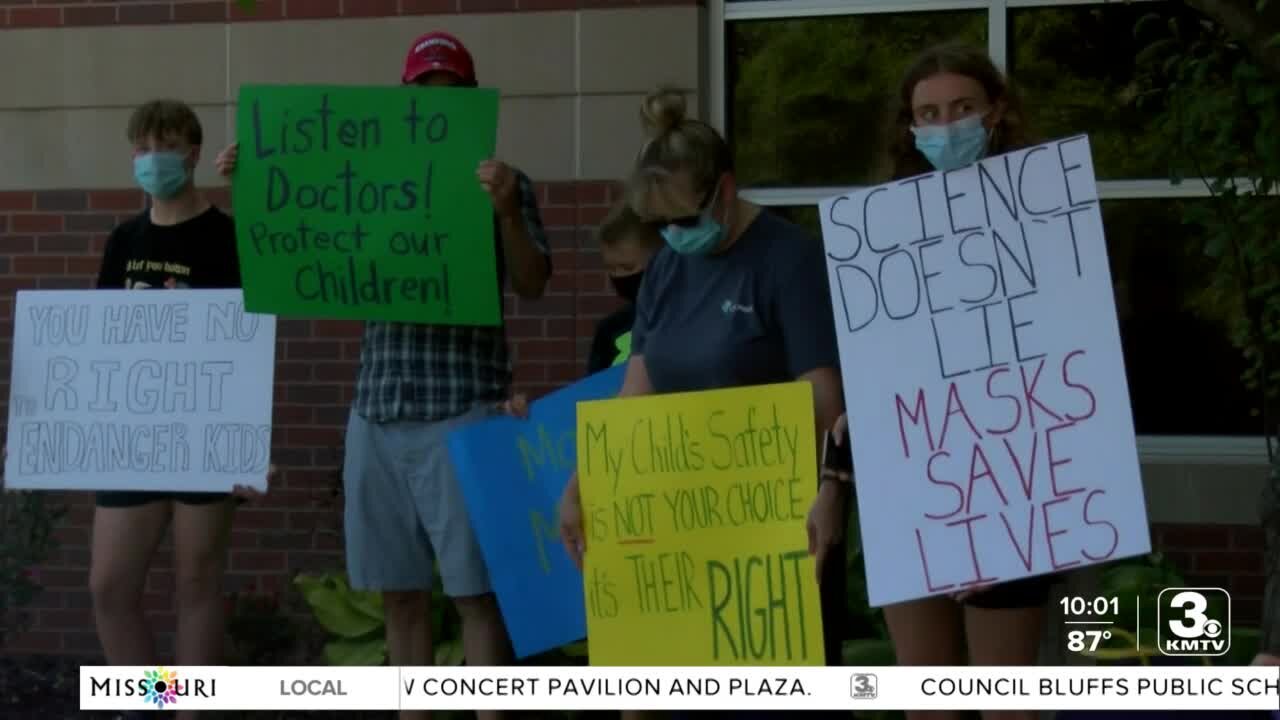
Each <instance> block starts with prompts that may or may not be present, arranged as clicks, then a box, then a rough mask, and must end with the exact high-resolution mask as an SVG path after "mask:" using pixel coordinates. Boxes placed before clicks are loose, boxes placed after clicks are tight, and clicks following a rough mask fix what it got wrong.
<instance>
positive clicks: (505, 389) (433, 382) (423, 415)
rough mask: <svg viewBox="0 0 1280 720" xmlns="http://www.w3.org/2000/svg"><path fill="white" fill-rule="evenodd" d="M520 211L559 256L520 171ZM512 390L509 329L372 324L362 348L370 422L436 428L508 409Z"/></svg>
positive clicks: (501, 268)
mask: <svg viewBox="0 0 1280 720" xmlns="http://www.w3.org/2000/svg"><path fill="white" fill-rule="evenodd" d="M516 177H517V180H518V184H519V193H520V207H521V212H522V214H523V215H524V221H525V226H526V227H527V228H528V230H529V237H530V238H531V239H532V240H533V243H534V245H535V246H537V248H538V250H540V251H541V252H542V254H543V257H544V258H546V262H547V270H548V275H549V274H550V269H551V250H550V247H549V246H548V244H547V234H546V231H545V230H544V229H543V227H542V217H541V215H540V214H539V212H538V198H537V195H535V194H534V190H533V183H532V182H530V180H529V178H528V177H527V176H525V174H524V173H522V172H519V171H517V172H516ZM494 240H495V242H496V244H497V259H498V292H499V293H501V292H502V289H503V288H504V287H506V256H505V253H504V251H503V243H502V237H501V227H500V225H499V224H498V221H497V218H495V219H494ZM510 389H511V356H510V354H509V352H508V349H507V337H506V329H505V327H504V326H502V325H498V326H497V327H467V326H461V325H419V324H412V323H393V322H369V323H365V326H364V340H363V343H362V344H361V347H360V371H359V374H358V375H357V377H356V392H355V402H354V405H355V411H356V412H357V413H359V414H360V416H361V417H363V418H365V419H366V420H369V421H370V422H379V423H381V422H394V421H397V420H412V421H422V422H434V421H437V420H444V419H447V418H451V417H455V416H457V415H461V414H462V413H465V412H467V411H468V410H471V409H472V408H474V407H476V406H478V405H481V404H484V403H493V402H500V401H502V400H505V399H506V398H507V395H508V393H509V392H510Z"/></svg>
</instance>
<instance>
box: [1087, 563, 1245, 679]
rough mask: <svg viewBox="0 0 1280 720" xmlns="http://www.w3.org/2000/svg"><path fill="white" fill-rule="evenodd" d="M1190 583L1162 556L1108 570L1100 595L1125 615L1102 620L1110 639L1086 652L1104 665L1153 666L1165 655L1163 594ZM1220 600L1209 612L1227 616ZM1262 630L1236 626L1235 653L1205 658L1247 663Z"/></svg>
mask: <svg viewBox="0 0 1280 720" xmlns="http://www.w3.org/2000/svg"><path fill="white" fill-rule="evenodd" d="M1187 586H1188V582H1187V580H1186V578H1184V577H1183V576H1182V573H1180V572H1179V571H1178V570H1177V568H1175V567H1174V566H1173V564H1172V563H1170V562H1169V560H1168V558H1166V557H1165V556H1164V555H1163V554H1161V553H1152V554H1151V555H1148V556H1146V557H1142V558H1136V559H1132V560H1126V561H1122V562H1119V563H1115V564H1113V565H1110V566H1108V567H1107V568H1106V569H1105V570H1103V572H1102V576H1101V579H1100V581H1099V584H1098V594H1097V596H1098V597H1109V598H1110V597H1114V598H1117V599H1119V602H1120V608H1119V609H1120V612H1119V613H1117V614H1113V615H1110V616H1102V617H1099V618H1098V619H1099V620H1105V621H1109V622H1111V623H1112V625H1109V626H1107V630H1108V631H1110V632H1111V638H1110V640H1108V641H1104V642H1103V644H1102V646H1101V647H1099V649H1098V650H1097V651H1096V652H1092V653H1091V652H1087V651H1086V652H1084V653H1083V654H1085V655H1091V656H1092V657H1093V658H1094V659H1095V660H1097V661H1099V662H1104V663H1105V662H1117V663H1122V664H1127V663H1132V662H1135V661H1136V662H1139V663H1141V664H1143V665H1147V664H1150V662H1151V659H1152V658H1156V657H1160V655H1161V653H1160V651H1159V650H1158V649H1157V648H1156V645H1155V640H1156V637H1157V629H1156V620H1157V618H1158V613H1157V601H1158V598H1159V595H1160V591H1161V590H1164V589H1165V588H1171V587H1187ZM1223 609H1224V608H1222V605H1221V601H1219V600H1218V599H1216V598H1215V599H1212V600H1210V602H1209V607H1208V609H1207V612H1209V613H1210V614H1222V611H1223ZM1258 642H1259V632H1258V630H1257V629H1256V628H1248V627H1232V628H1231V649H1230V650H1229V651H1228V652H1227V654H1226V655H1224V656H1222V657H1218V658H1203V662H1204V664H1206V665H1209V664H1215V665H1248V664H1249V663H1250V662H1252V660H1253V656H1254V654H1256V653H1257V649H1258Z"/></svg>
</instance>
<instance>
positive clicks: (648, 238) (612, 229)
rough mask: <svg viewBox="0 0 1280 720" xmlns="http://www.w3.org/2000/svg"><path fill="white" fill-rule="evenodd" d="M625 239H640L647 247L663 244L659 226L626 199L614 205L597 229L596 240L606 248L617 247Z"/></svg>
mask: <svg viewBox="0 0 1280 720" xmlns="http://www.w3.org/2000/svg"><path fill="white" fill-rule="evenodd" d="M625 241H639V243H640V244H642V245H644V246H646V247H657V246H658V245H661V244H662V235H661V234H660V233H659V232H658V228H657V227H655V226H654V225H653V224H652V223H648V222H645V220H644V218H642V217H640V216H639V215H637V214H636V211H635V210H632V209H631V205H630V204H629V203H628V202H627V201H626V200H625V199H624V200H623V201H621V202H619V203H617V204H615V205H614V206H613V209H611V210H610V211H609V214H608V215H606V216H605V219H604V221H603V222H601V223H600V227H599V228H597V229H596V242H597V243H599V245H600V247H602V248H605V247H616V246H618V245H620V244H621V243H623V242H625Z"/></svg>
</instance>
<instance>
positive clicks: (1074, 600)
mask: <svg viewBox="0 0 1280 720" xmlns="http://www.w3.org/2000/svg"><path fill="white" fill-rule="evenodd" d="M1059 602H1060V603H1062V614H1063V615H1067V616H1071V615H1076V616H1079V615H1119V614H1120V598H1118V597H1095V598H1092V599H1088V598H1082V597H1076V596H1071V595H1068V596H1067V597H1064V598H1062V599H1061V600H1060V601H1059Z"/></svg>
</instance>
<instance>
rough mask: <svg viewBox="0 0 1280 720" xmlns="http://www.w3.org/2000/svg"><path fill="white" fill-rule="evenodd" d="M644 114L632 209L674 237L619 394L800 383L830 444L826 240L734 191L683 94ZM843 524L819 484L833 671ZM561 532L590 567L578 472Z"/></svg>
mask: <svg viewBox="0 0 1280 720" xmlns="http://www.w3.org/2000/svg"><path fill="white" fill-rule="evenodd" d="M641 115H642V118H643V120H644V123H645V128H646V130H647V131H648V134H649V137H650V139H649V141H648V142H647V143H646V144H645V145H644V147H643V148H641V150H640V154H639V156H638V157H637V160H636V167H635V170H634V172H633V174H632V177H631V178H630V182H629V184H628V190H627V193H628V195H627V200H628V202H629V204H630V206H631V208H632V209H633V210H634V211H635V212H636V214H637V215H639V216H640V217H641V218H643V219H644V220H646V221H648V222H652V223H654V224H655V225H657V226H658V227H659V228H660V232H661V234H662V238H663V240H664V241H665V242H664V247H662V248H661V249H660V250H659V251H658V253H657V255H656V256H654V258H653V259H652V260H651V261H650V264H649V268H648V270H647V271H646V273H645V275H644V280H643V282H642V283H641V287H640V293H639V296H638V298H637V300H636V317H635V325H634V327H633V329H632V336H631V357H630V359H629V360H628V363H627V369H626V376H625V380H624V381H623V385H622V390H621V392H620V393H619V397H629V396H637V395H651V394H666V393H676V392H693V391H700V390H713V389H722V388H734V387H746V386H753V385H764V384H769V383H780V382H790V381H793V380H803V381H806V382H808V383H809V384H810V385H811V386H812V387H813V401H814V409H815V417H814V428H815V430H816V432H817V437H818V438H822V437H823V434H824V432H825V431H826V430H827V429H828V428H830V427H831V426H832V424H833V423H834V422H835V420H836V418H837V417H839V416H840V414H841V412H842V411H843V405H844V401H843V394H842V391H841V386H840V374H839V353H838V350H837V348H836V336H835V322H834V320H833V315H832V309H831V294H830V292H829V290H828V283H827V270H826V262H825V257H824V255H823V248H822V244H821V243H820V242H818V240H817V239H816V238H814V237H812V236H810V235H809V234H808V233H806V232H805V231H804V230H803V229H801V228H800V227H799V226H797V225H795V224H793V223H791V222H789V221H787V220H785V219H783V218H781V217H779V216H778V215H775V214H773V213H771V212H769V211H768V210H765V209H763V208H761V207H759V206H757V205H754V204H752V203H750V202H748V201H746V200H744V199H742V198H741V197H739V196H738V186H737V182H736V180H735V177H734V172H733V158H732V155H731V154H730V152H729V146H728V144H727V143H725V141H724V139H723V138H722V137H721V136H720V134H719V133H718V132H716V130H715V129H714V128H712V127H711V126H710V125H708V124H706V123H704V122H701V121H699V120H694V119H691V118H689V117H687V116H686V106H685V99H684V96H683V95H682V94H681V93H679V92H678V91H672V90H665V89H664V90H659V91H657V92H654V93H652V94H650V95H649V96H648V97H646V98H645V100H644V102H643V105H642V107H641ZM847 519H848V485H847V484H843V483H839V482H823V483H821V484H820V487H819V489H818V495H817V499H816V501H815V502H814V504H813V506H812V508H811V509H810V511H809V516H808V522H807V527H808V534H809V552H810V553H811V554H812V555H814V557H815V561H816V565H817V567H818V573H819V578H820V587H821V591H822V592H821V594H822V605H823V622H824V625H825V627H826V658H827V664H839V663H840V645H841V640H842V633H841V632H840V627H841V625H842V621H843V620H844V616H845V614H846V613H845V597H844V596H845V580H846V578H845V561H844V552H843V538H844V530H845V524H846V521H847ZM560 533H561V539H562V541H563V542H564V544H565V547H566V549H568V551H569V554H570V556H571V557H572V558H573V559H574V561H575V562H577V563H578V564H579V566H581V562H582V553H583V550H584V549H585V547H584V537H583V533H582V509H581V500H580V497H579V494H578V478H577V475H576V474H574V475H573V476H572V477H571V478H570V480H569V484H568V486H567V487H566V488H565V491H564V495H563V497H562V500H561V505H560Z"/></svg>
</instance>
